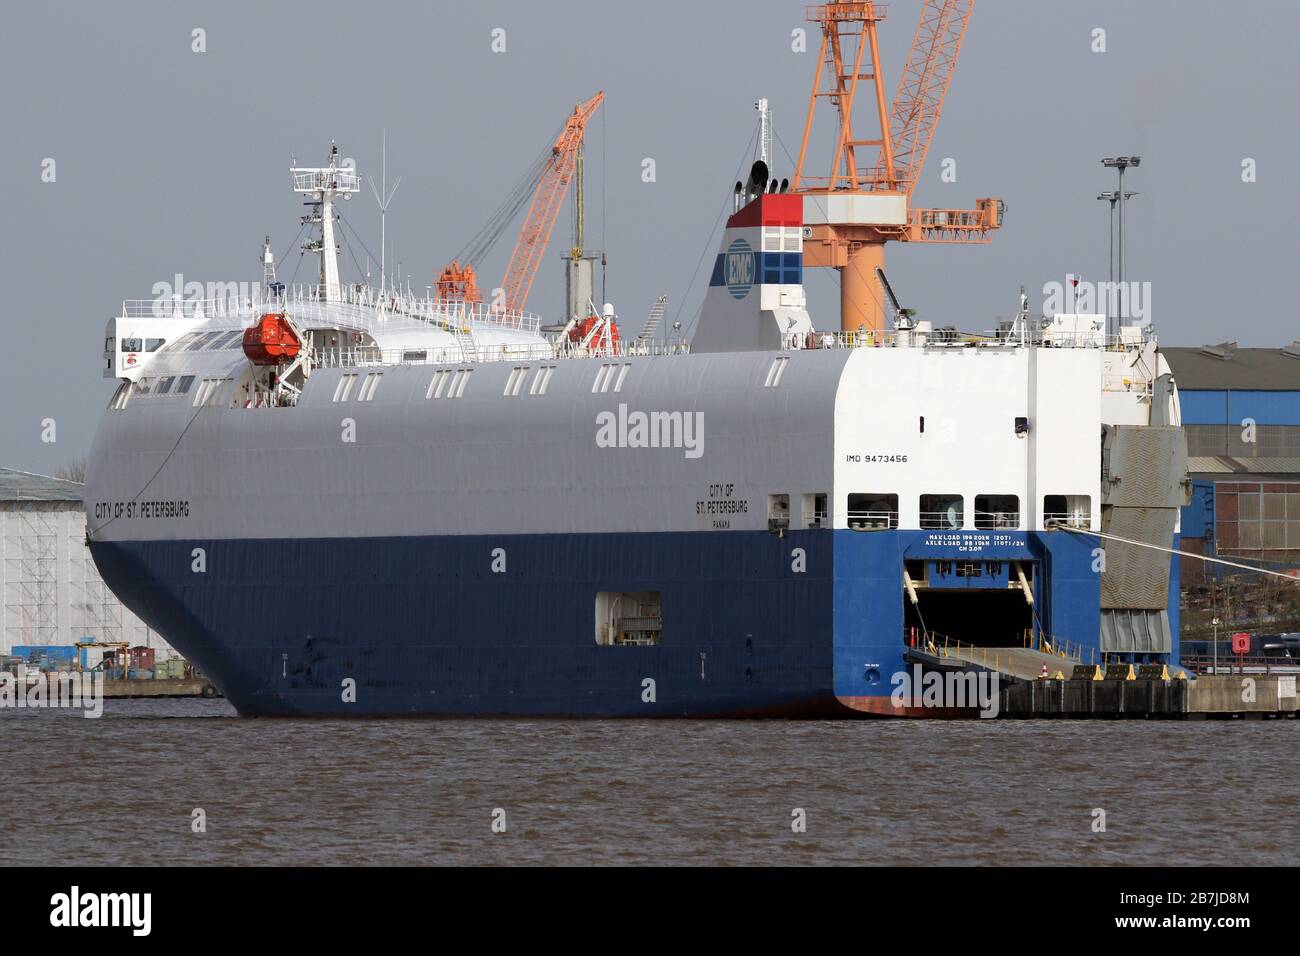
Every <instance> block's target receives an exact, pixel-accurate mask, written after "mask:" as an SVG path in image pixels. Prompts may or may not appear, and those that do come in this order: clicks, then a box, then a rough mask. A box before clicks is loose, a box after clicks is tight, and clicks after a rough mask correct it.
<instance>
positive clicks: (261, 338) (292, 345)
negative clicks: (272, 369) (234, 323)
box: [244, 312, 302, 365]
mask: <svg viewBox="0 0 1300 956" xmlns="http://www.w3.org/2000/svg"><path fill="white" fill-rule="evenodd" d="M300 351H302V340H301V339H299V338H298V334H297V333H296V332H294V330H293V326H291V325H290V324H289V320H288V318H287V317H286V316H285V314H284V313H283V312H267V313H266V314H264V315H263V316H262V317H261V318H260V319H258V320H257V321H256V322H254V323H253V324H252V325H251V326H249V327H248V328H247V329H245V330H244V354H245V355H247V356H248V360H249V361H250V362H252V363H253V364H254V365H281V364H283V363H285V362H292V361H293V360H294V359H295V358H297V357H298V353H299V352H300Z"/></svg>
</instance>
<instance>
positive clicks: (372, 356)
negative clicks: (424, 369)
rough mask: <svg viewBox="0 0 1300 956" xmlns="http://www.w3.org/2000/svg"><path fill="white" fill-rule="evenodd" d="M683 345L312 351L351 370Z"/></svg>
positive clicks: (632, 352) (621, 354) (674, 350)
mask: <svg viewBox="0 0 1300 956" xmlns="http://www.w3.org/2000/svg"><path fill="white" fill-rule="evenodd" d="M689 351H690V350H689V348H687V347H686V346H685V345H684V344H683V343H658V342H653V343H634V344H629V346H628V347H627V348H624V347H623V346H622V344H621V343H620V344H619V345H618V346H616V347H614V348H613V349H609V348H602V349H590V348H577V347H573V348H565V347H563V346H560V347H556V346H553V345H550V344H547V343H538V344H529V345H514V344H510V343H504V344H499V345H472V346H471V345H465V346H461V345H447V346H443V347H432V346H429V347H425V346H408V347H406V348H400V349H384V348H378V347H367V346H355V347H348V348H330V347H325V348H315V349H312V353H311V359H312V364H313V365H314V366H315V367H317V368H352V367H355V366H370V365H463V364H469V363H477V362H549V361H555V360H557V359H568V358H612V359H618V358H637V357H641V356H650V355H685V354H687V353H688V352H689Z"/></svg>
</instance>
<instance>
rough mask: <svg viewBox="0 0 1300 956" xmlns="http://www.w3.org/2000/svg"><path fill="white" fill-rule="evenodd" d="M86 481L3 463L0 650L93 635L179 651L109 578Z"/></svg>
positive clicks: (163, 652)
mask: <svg viewBox="0 0 1300 956" xmlns="http://www.w3.org/2000/svg"><path fill="white" fill-rule="evenodd" d="M82 488H83V486H82V485H81V484H80V483H79V482H75V481H65V480H63V479H60V478H50V477H46V476H45V475H34V474H31V473H29V472H25V471H16V470H14V469H12V468H0V592H2V593H3V602H4V603H3V604H2V605H0V655H7V654H12V653H14V648H24V647H42V646H51V645H57V646H61V647H68V646H70V645H73V644H75V643H76V642H77V641H85V640H91V639H93V640H95V641H98V642H100V643H115V642H116V643H120V642H125V643H128V644H130V645H131V646H132V647H136V646H145V647H149V648H153V649H154V650H155V652H156V653H157V656H158V657H159V658H168V657H171V656H173V655H174V652H173V651H172V650H171V648H169V647H168V646H167V644H166V643H165V642H164V641H163V640H162V638H161V637H159V636H158V635H157V634H156V633H154V632H152V631H151V630H150V629H149V628H148V627H147V626H146V625H145V624H144V622H143V621H141V620H140V619H139V618H137V617H136V616H135V615H134V614H132V613H131V612H130V611H128V610H127V609H126V608H125V607H123V606H122V603H121V602H120V601H118V599H117V598H116V597H115V596H114V595H113V592H112V591H110V590H109V588H108V586H107V585H106V584H105V583H104V582H103V580H101V578H100V576H99V571H98V570H97V569H96V568H95V563H94V561H92V560H91V557H90V550H89V549H88V548H87V547H86V546H85V538H86V513H85V511H84V510H83V507H82V500H83V490H82Z"/></svg>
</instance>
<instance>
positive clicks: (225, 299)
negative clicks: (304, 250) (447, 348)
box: [121, 282, 542, 334]
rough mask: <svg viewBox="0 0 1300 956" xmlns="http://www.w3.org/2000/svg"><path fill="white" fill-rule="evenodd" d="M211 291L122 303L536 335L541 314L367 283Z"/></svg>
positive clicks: (136, 313) (152, 309) (125, 307)
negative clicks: (333, 288) (329, 295)
mask: <svg viewBox="0 0 1300 956" xmlns="http://www.w3.org/2000/svg"><path fill="white" fill-rule="evenodd" d="M203 288H204V289H205V291H210V292H212V293H213V294H212V295H210V296H207V297H199V296H192V297H187V296H183V295H179V294H174V295H159V296H155V297H154V298H152V299H126V300H124V301H123V302H122V313H121V315H122V317H123V318H154V319H168V318H177V319H186V320H201V319H211V318H237V319H241V320H242V319H250V318H252V316H253V314H254V313H255V312H259V311H271V310H276V311H278V310H280V309H281V308H283V309H284V310H285V311H287V312H289V314H290V317H291V318H294V319H295V321H297V322H298V323H299V324H300V325H313V324H319V325H326V326H329V325H336V324H338V323H339V321H340V320H343V321H344V323H345V324H346V325H348V326H349V327H356V328H390V329H391V328H395V327H401V326H402V323H404V322H406V323H410V325H411V326H413V327H419V326H420V325H434V326H437V327H439V328H443V329H447V330H448V331H455V330H457V329H462V330H465V331H473V330H474V329H475V328H501V329H516V330H518V331H521V332H529V333H533V334H538V333H539V332H540V331H541V326H542V319H541V316H539V315H536V314H534V313H531V312H524V311H522V310H519V309H497V308H493V307H491V306H489V305H487V304H485V303H482V302H460V301H450V302H449V301H443V300H440V299H433V298H430V297H429V296H424V297H420V296H415V295H412V294H410V293H406V292H398V291H392V290H390V291H385V292H382V293H381V292H380V291H379V290H378V289H375V288H372V287H370V286H366V285H351V286H345V287H343V289H342V290H341V293H342V298H341V299H339V300H337V301H332V302H327V301H326V300H325V297H324V295H323V294H322V292H321V288H320V286H318V285H315V284H298V285H295V286H292V287H290V288H287V289H285V290H284V291H283V292H282V293H281V295H280V296H272V295H271V294H270V293H268V292H267V291H266V290H265V289H264V288H262V287H261V286H260V285H253V286H250V285H249V284H248V283H236V282H229V283H220V282H217V283H208V284H207V285H206V286H204V287H203Z"/></svg>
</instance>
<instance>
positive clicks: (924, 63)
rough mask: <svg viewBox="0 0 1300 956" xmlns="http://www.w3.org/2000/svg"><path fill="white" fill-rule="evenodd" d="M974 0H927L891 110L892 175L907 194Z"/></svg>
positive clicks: (934, 122)
mask: <svg viewBox="0 0 1300 956" xmlns="http://www.w3.org/2000/svg"><path fill="white" fill-rule="evenodd" d="M974 7H975V0H926V2H925V6H924V8H923V9H922V10H921V16H920V19H919V20H918V21H917V24H916V35H915V36H914V37H913V39H912V49H911V52H910V53H909V54H908V56H907V65H906V66H905V67H903V74H902V76H901V77H900V78H899V81H898V90H897V91H896V92H895V94H894V105H893V108H892V109H891V110H890V122H889V127H890V139H891V140H892V141H893V147H894V164H893V165H894V175H895V177H896V179H897V181H898V183H899V185H900V187H901V188H902V189H903V191H904V192H906V193H908V194H909V195H910V194H911V192H912V190H913V189H914V188H915V187H916V181H917V179H918V178H919V177H920V174H921V168H922V167H923V166H924V165H925V154H926V152H927V151H928V150H929V148H930V141H931V140H932V139H933V138H934V130H935V127H936V126H937V125H938V124H939V114H940V112H941V111H942V109H943V99H944V96H945V95H946V94H947V92H948V86H949V84H950V83H951V82H952V74H953V70H954V69H955V68H956V66H957V55H958V54H959V53H960V52H961V41H962V37H964V36H965V35H966V26H967V24H969V23H970V15H971V11H972V10H973V9H974Z"/></svg>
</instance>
